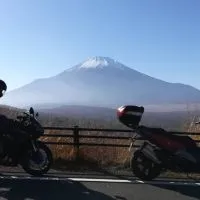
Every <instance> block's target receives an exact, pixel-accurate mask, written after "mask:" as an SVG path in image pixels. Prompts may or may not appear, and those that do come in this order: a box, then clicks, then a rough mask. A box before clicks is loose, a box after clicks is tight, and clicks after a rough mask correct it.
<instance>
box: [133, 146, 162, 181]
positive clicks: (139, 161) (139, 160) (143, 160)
mask: <svg viewBox="0 0 200 200" xmlns="http://www.w3.org/2000/svg"><path fill="white" fill-rule="evenodd" d="M140 166H141V167H143V169H140ZM131 169H132V172H133V174H134V175H135V176H136V177H137V178H139V179H141V180H144V181H151V180H153V179H155V178H156V177H158V176H159V175H160V173H161V171H162V168H161V167H160V166H159V165H158V164H156V163H154V162H153V161H152V160H150V159H148V158H147V157H146V156H145V155H144V154H143V153H142V152H141V151H139V150H138V151H136V152H135V153H134V155H133V156H132V158H131ZM145 170H148V172H147V173H146V171H145Z"/></svg>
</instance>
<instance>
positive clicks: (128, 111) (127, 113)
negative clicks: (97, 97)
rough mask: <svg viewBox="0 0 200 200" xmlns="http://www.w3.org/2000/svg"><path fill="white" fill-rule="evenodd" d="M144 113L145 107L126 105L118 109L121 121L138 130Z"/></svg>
mask: <svg viewBox="0 0 200 200" xmlns="http://www.w3.org/2000/svg"><path fill="white" fill-rule="evenodd" d="M143 113H144V107H143V106H131V105H125V106H121V107H119V108H118V109H117V117H118V119H119V121H120V122H121V123H122V124H124V125H126V126H128V127H129V128H137V127H138V126H139V123H140V121H141V119H142V115H143Z"/></svg>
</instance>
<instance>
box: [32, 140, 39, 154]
mask: <svg viewBox="0 0 200 200" xmlns="http://www.w3.org/2000/svg"><path fill="white" fill-rule="evenodd" d="M31 147H32V148H33V151H34V152H35V153H37V151H38V147H37V141H36V140H31Z"/></svg>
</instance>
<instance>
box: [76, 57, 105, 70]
mask: <svg viewBox="0 0 200 200" xmlns="http://www.w3.org/2000/svg"><path fill="white" fill-rule="evenodd" d="M108 65H109V60H108V59H106V58H104V57H93V58H89V59H88V60H86V61H85V62H83V63H82V64H81V65H80V67H79V68H97V67H105V66H108Z"/></svg>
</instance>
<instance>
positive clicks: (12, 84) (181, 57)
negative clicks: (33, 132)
mask: <svg viewBox="0 0 200 200" xmlns="http://www.w3.org/2000/svg"><path fill="white" fill-rule="evenodd" d="M199 10H200V1H199V0H167V1H166V0H139V1H136V0H63V1H62V0H54V1H53V0H29V1H27V0H18V1H16V0H1V1H0V30H1V31H0V70H1V77H0V78H2V79H4V80H5V81H7V83H8V87H9V90H11V89H14V88H16V87H20V86H22V85H24V84H26V83H29V82H31V81H32V80H34V79H37V78H43V77H49V76H52V75H55V74H57V73H60V72H61V71H63V70H65V69H67V68H68V67H71V66H73V65H75V64H78V63H79V62H81V61H83V60H85V59H87V58H88V57H91V56H107V57H111V58H113V59H116V60H118V61H120V62H122V63H123V64H126V65H127V66H129V67H132V68H134V69H136V70H138V71H140V72H143V73H146V74H148V75H151V76H154V77H156V78H160V79H163V80H165V81H169V82H181V83H185V84H190V85H192V86H194V87H197V88H199V89H200V37H199V36H200V12H199Z"/></svg>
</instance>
